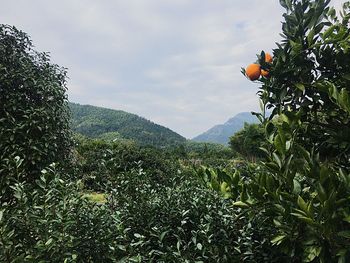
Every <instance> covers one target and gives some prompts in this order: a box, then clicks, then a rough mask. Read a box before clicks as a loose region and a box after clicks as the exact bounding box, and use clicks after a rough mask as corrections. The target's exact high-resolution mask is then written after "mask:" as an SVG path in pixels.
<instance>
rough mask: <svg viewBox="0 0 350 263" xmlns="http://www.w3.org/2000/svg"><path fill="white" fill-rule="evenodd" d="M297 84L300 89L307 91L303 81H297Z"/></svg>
mask: <svg viewBox="0 0 350 263" xmlns="http://www.w3.org/2000/svg"><path fill="white" fill-rule="evenodd" d="M295 86H296V87H297V88H298V89H300V90H301V91H305V86H304V84H302V83H297V84H295Z"/></svg>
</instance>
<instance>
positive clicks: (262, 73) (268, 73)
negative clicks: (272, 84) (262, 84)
mask: <svg viewBox="0 0 350 263" xmlns="http://www.w3.org/2000/svg"><path fill="white" fill-rule="evenodd" d="M260 73H261V76H263V77H265V78H267V77H269V75H270V72H269V71H268V70H264V69H262V70H261V72H260Z"/></svg>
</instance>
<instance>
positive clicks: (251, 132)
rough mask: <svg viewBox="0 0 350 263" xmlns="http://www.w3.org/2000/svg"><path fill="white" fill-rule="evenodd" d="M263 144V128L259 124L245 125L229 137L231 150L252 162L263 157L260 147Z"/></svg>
mask: <svg viewBox="0 0 350 263" xmlns="http://www.w3.org/2000/svg"><path fill="white" fill-rule="evenodd" d="M264 142H265V132H264V127H263V126H262V125H259V124H247V123H246V124H245V125H244V128H243V129H242V130H240V131H238V132H236V133H235V134H234V135H233V136H231V137H230V142H229V144H230V146H231V148H232V150H233V151H234V152H236V153H238V154H240V155H241V156H243V157H244V158H247V159H249V160H254V159H257V158H260V157H262V156H263V152H262V151H261V150H260V147H262V146H263V144H264Z"/></svg>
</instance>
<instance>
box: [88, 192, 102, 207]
mask: <svg viewBox="0 0 350 263" xmlns="http://www.w3.org/2000/svg"><path fill="white" fill-rule="evenodd" d="M83 196H84V197H85V198H87V199H88V200H89V201H91V202H95V203H97V204H104V203H106V202H107V198H106V195H105V194H104V193H97V192H89V193H85V194H84V195H83Z"/></svg>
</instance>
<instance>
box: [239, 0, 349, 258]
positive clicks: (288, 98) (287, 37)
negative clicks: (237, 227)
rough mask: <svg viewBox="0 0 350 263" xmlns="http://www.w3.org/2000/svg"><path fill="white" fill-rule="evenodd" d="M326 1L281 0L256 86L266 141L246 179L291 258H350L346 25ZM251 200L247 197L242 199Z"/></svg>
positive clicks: (345, 9) (254, 199)
mask: <svg viewBox="0 0 350 263" xmlns="http://www.w3.org/2000/svg"><path fill="white" fill-rule="evenodd" d="M329 2H330V1H325V0H319V1H310V0H285V1H284V0H281V1H280V3H281V4H282V6H283V7H284V8H285V9H286V12H285V14H284V15H283V16H284V19H285V21H284V22H283V23H282V34H281V35H282V37H283V40H282V41H281V43H279V44H277V48H276V49H274V50H273V57H274V59H273V61H272V63H267V62H266V59H265V53H264V52H262V53H261V56H260V59H259V62H260V63H259V64H260V65H261V68H262V69H263V70H266V71H268V72H269V77H261V78H260V81H261V83H262V86H261V88H260V90H259V92H258V94H259V96H260V98H261V101H262V104H263V112H265V110H266V109H270V110H272V114H271V115H270V117H269V118H268V119H266V118H264V116H263V114H261V116H260V117H261V120H262V121H263V123H264V125H265V128H266V135H267V139H268V141H269V142H270V146H269V147H266V148H265V149H264V150H265V152H266V154H267V160H266V161H265V162H264V163H263V165H264V167H265V169H266V172H262V173H260V174H257V175H256V177H255V178H254V180H253V183H252V185H254V184H255V186H258V188H256V187H255V186H254V187H252V185H251V187H250V190H251V191H250V194H251V196H252V198H251V199H252V200H251V205H254V203H256V204H258V203H260V202H261V201H263V202H264V205H265V206H264V207H265V208H266V207H269V208H268V210H269V211H270V212H271V215H273V222H274V224H275V226H276V229H277V231H278V232H279V234H278V235H276V236H275V237H274V238H273V239H272V243H273V244H275V245H278V246H280V248H282V249H283V251H285V253H286V254H288V255H289V256H290V258H293V259H294V260H298V261H303V262H337V261H338V262H347V261H349V260H350V249H349V248H350V231H349V230H350V224H349V223H350V205H349V201H350V174H349V172H350V163H349V160H350V121H349V120H350V95H349V93H350V30H349V18H350V14H349V7H350V3H349V2H347V3H345V4H344V5H343V10H342V11H341V12H340V16H337V15H336V11H335V9H334V8H330V7H328V4H329ZM240 201H243V202H245V201H246V202H247V203H248V205H249V197H248V198H247V199H246V200H240Z"/></svg>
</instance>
